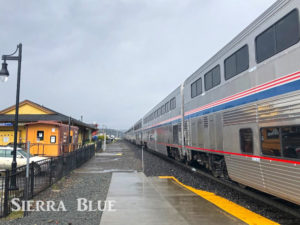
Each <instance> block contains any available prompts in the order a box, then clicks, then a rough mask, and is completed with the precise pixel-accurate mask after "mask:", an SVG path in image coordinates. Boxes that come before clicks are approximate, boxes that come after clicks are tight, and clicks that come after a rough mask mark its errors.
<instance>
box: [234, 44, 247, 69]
mask: <svg viewBox="0 0 300 225" xmlns="http://www.w3.org/2000/svg"><path fill="white" fill-rule="evenodd" d="M248 68H249V50H248V45H245V46H244V47H242V48H241V49H240V50H238V51H237V52H236V73H237V74H239V73H241V72H243V71H245V70H247V69H248Z"/></svg>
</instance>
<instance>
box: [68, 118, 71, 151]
mask: <svg viewBox="0 0 300 225" xmlns="http://www.w3.org/2000/svg"><path fill="white" fill-rule="evenodd" d="M70 137H71V117H70V116H69V131H68V152H69V151H70Z"/></svg>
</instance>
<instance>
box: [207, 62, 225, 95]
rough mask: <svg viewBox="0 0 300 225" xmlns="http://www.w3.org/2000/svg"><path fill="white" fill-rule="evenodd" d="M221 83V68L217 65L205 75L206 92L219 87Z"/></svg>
mask: <svg viewBox="0 0 300 225" xmlns="http://www.w3.org/2000/svg"><path fill="white" fill-rule="evenodd" d="M220 82H221V75H220V66H219V65H217V66H216V67H214V68H213V69H212V70H210V71H209V72H207V73H206V74H205V75H204V86H205V91H208V90H209V89H211V88H213V87H215V86H217V85H219V84H220Z"/></svg>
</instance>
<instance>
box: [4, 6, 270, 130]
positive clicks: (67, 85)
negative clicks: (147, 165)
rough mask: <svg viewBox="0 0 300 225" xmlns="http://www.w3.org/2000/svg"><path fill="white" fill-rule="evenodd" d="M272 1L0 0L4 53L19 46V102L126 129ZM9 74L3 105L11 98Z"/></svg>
mask: <svg viewBox="0 0 300 225" xmlns="http://www.w3.org/2000/svg"><path fill="white" fill-rule="evenodd" d="M274 2H275V0H264V1H260V0H252V1H239V0H226V1H225V0H224V1H221V0H212V1H198V0H185V1H182V0H151V1H150V0H102V1H99V0H74V1H67V0H65V1H58V0H56V1H50V0H48V1H33V0H27V1H21V0H12V1H5V2H3V3H4V4H3V5H4V6H5V7H2V8H1V9H0V26H1V28H2V29H1V30H2V32H1V35H0V54H6V53H10V52H12V51H14V48H15V47H16V45H17V44H18V43H19V42H22V43H23V46H24V49H23V52H24V55H23V67H22V86H21V99H30V100H33V101H36V102H37V103H40V104H43V105H45V106H48V107H50V108H53V109H55V110H57V111H59V112H62V113H65V114H67V115H71V116H72V117H75V118H80V116H81V115H83V116H84V120H85V121H86V122H93V121H96V122H98V123H100V124H106V125H107V126H109V127H113V128H125V129H126V128H128V127H129V126H130V125H131V124H132V123H134V122H135V121H136V120H137V119H138V118H140V117H142V116H143V115H144V114H145V113H146V112H147V111H148V110H149V109H151V108H152V107H153V106H154V105H155V104H156V103H158V102H159V101H160V100H161V99H162V98H164V97H165V96H166V95H167V94H169V93H170V92H171V91H172V90H173V89H174V88H176V87H177V86H178V85H179V84H180V83H181V82H182V81H183V80H184V79H185V78H186V77H188V76H189V75H190V74H191V73H193V72H194V71H195V70H196V69H197V68H198V67H200V66H201V64H203V63H204V62H205V61H206V60H208V59H209V57H211V56H212V55H213V54H214V53H216V52H217V51H218V50H219V49H220V48H222V47H223V46H224V45H225V44H226V43H227V42H229V41H230V40H231V39H232V38H233V37H234V36H235V35H237V34H238V33H239V32H240V31H241V30H242V29H243V28H245V27H246V26H247V25H248V24H249V23H250V22H252V21H253V20H254V19H255V18H256V17H257V16H258V15H259V14H261V13H262V12H263V11H264V10H266V9H267V8H268V7H269V6H270V5H271V4H272V3H274ZM9 70H10V74H11V76H10V79H9V81H8V83H5V84H3V83H0V96H1V98H0V99H1V101H0V108H4V107H7V106H10V105H13V104H14V103H15V86H16V64H15V63H14V62H9Z"/></svg>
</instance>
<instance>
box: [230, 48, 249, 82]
mask: <svg viewBox="0 0 300 225" xmlns="http://www.w3.org/2000/svg"><path fill="white" fill-rule="evenodd" d="M224 66H225V79H226V80H228V79H230V78H232V77H234V76H236V75H238V74H240V73H241V72H244V71H245V70H247V69H248V68H249V50H248V45H244V46H243V47H242V48H240V49H239V50H238V51H236V52H235V53H233V54H232V55H231V56H229V57H228V58H227V59H225V61H224Z"/></svg>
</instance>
